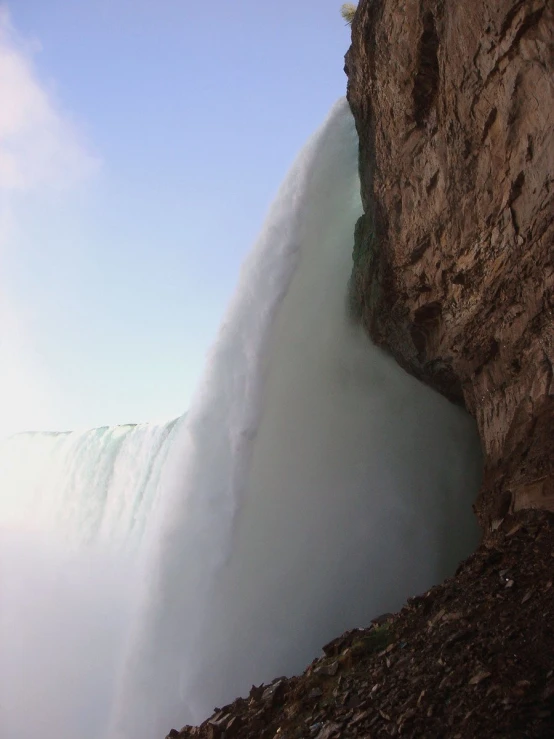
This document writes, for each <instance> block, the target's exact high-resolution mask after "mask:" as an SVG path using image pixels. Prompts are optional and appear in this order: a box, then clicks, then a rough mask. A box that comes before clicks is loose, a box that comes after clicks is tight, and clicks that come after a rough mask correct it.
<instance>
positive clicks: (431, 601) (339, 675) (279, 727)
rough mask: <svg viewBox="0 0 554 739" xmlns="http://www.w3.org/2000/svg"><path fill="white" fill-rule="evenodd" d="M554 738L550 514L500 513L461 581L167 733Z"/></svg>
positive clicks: (245, 738)
mask: <svg viewBox="0 0 554 739" xmlns="http://www.w3.org/2000/svg"><path fill="white" fill-rule="evenodd" d="M389 736H401V737H418V738H419V739H421V738H422V737H424V738H425V739H433V738H437V739H438V738H439V737H440V738H441V739H446V738H451V739H470V738H473V737H475V738H477V737H478V738H479V739H482V738H488V737H499V738H500V737H502V738H506V739H507V738H511V737H514V738H515V737H522V738H523V737H526V738H527V737H529V738H536V739H538V738H539V737H540V738H541V739H547V738H548V739H552V737H554V515H553V514H551V513H548V512H544V511H543V512H539V511H525V512H521V513H518V514H516V515H515V516H510V517H508V518H506V519H505V520H504V521H502V522H501V523H500V524H499V526H498V528H497V530H496V531H495V532H493V533H492V534H491V536H490V537H488V539H487V541H486V542H484V543H483V544H482V545H481V546H480V547H479V549H478V550H477V552H476V553H475V554H474V555H472V556H471V557H470V558H469V559H468V560H466V561H465V562H464V563H462V564H461V565H460V567H459V568H458V571H457V573H456V575H455V577H453V578H451V579H449V580H447V581H446V582H445V583H443V584H442V585H440V586H437V587H435V588H432V589H431V590H429V591H428V592H427V593H424V594H423V595H420V596H417V597H414V598H411V599H410V600H409V601H408V603H407V605H406V606H405V607H404V608H403V609H402V611H400V613H398V614H395V615H390V614H389V615H385V616H383V617H381V618H379V619H376V622H374V623H373V624H371V625H370V626H369V627H368V628H365V629H358V630H355V631H351V632H348V633H346V634H344V635H343V636H341V637H339V638H338V639H335V640H334V641H333V642H331V643H330V644H328V645H326V646H325V647H324V648H323V656H322V657H321V658H319V659H316V660H315V661H314V662H313V663H312V664H311V665H310V666H309V667H308V669H307V670H306V671H305V672H304V674H303V675H301V676H299V677H292V678H279V679H276V680H275V681H274V682H273V683H271V685H261V686H258V687H254V686H253V687H252V690H251V691H250V695H249V696H248V697H246V698H239V699H238V700H236V701H235V702H234V703H232V704H231V705H229V706H225V707H224V708H216V709H215V712H214V715H213V716H212V717H211V718H209V719H208V720H207V721H205V722H204V723H203V724H202V725H201V726H199V727H190V726H185V727H184V728H182V729H181V730H180V731H178V730H177V729H172V730H171V731H170V733H169V734H168V737H169V738H170V739H173V738H176V737H178V738H180V739H187V738H188V737H195V738H196V739H235V738H236V739H266V738H267V739H300V737H306V738H308V737H310V738H312V739H333V738H334V737H344V739H348V738H350V737H351V738H354V737H364V738H365V739H370V738H373V737H389Z"/></svg>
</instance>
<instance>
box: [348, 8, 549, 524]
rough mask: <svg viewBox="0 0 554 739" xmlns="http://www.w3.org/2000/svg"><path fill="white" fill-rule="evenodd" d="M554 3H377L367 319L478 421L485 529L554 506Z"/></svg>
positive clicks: (363, 67)
mask: <svg viewBox="0 0 554 739" xmlns="http://www.w3.org/2000/svg"><path fill="white" fill-rule="evenodd" d="M553 39H554V5H553V4H552V2H550V1H549V0H527V1H526V2H520V0H470V1H469V2H464V3H460V2H459V1H458V0H444V2H443V1H440V2H439V0H406V1H405V2H403V3H402V5H401V6H399V4H398V2H397V0H361V2H360V3H359V7H358V10H357V13H356V17H355V19H354V23H353V26H352V46H351V48H350V50H349V52H348V54H347V57H346V72H347V74H348V100H349V102H350V105H351V108H352V111H353V113H354V117H355V120H356V127H357V130H358V133H359V137H360V173H361V181H362V195H363V202H364V207H365V210H366V213H365V215H364V216H363V218H362V219H361V221H360V222H359V224H358V227H357V229H356V237H355V248H354V260H355V264H354V270H353V275H352V280H351V285H352V299H351V302H352V304H353V307H354V310H355V314H356V315H357V316H358V317H359V319H360V321H361V322H362V324H363V325H364V326H365V327H366V329H367V330H368V332H369V333H370V335H371V337H372V338H373V340H374V341H375V342H376V343H377V344H378V345H380V346H383V347H384V348H386V349H387V350H389V351H390V352H391V353H392V354H393V355H394V357H395V358H396V359H397V361H398V362H399V363H400V364H401V365H402V366H403V367H404V368H405V369H407V370H408V371H409V372H411V373H412V374H413V375H415V376H416V377H418V378H420V379H422V380H423V381H424V382H426V383H428V384H430V385H431V386H432V387H434V388H435V389H437V390H438V391H439V392H441V393H442V394H443V395H445V396H446V397H448V398H450V399H451V400H453V401H454V402H456V403H459V404H465V406H466V407H467V408H468V410H469V411H470V413H472V414H473V415H474V416H475V418H476V420H477V424H478V428H479V432H480V435H481V440H482V447H483V451H484V454H485V475H484V480H483V486H482V489H481V492H480V495H479V498H478V501H477V503H476V509H477V513H478V515H479V518H480V521H481V524H482V526H483V528H484V530H485V531H486V532H488V531H489V530H491V531H493V530H494V527H496V528H498V527H499V526H501V525H502V521H503V519H504V518H505V516H506V515H507V514H509V513H513V512H515V511H518V510H521V509H523V508H546V509H549V510H554V434H552V427H553V425H554V369H553V368H554V126H552V120H551V116H552V110H553V109H554V88H553V86H552V84H551V83H552V79H553V78H554V54H553V52H552V49H553Z"/></svg>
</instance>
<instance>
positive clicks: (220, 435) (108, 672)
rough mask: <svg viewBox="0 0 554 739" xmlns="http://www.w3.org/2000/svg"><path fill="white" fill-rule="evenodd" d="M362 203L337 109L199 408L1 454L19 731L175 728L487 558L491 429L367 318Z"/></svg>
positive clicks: (1, 707) (309, 148)
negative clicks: (485, 500) (483, 482)
mask: <svg viewBox="0 0 554 739" xmlns="http://www.w3.org/2000/svg"><path fill="white" fill-rule="evenodd" d="M360 213H361V203H360V196H359V180H358V174H357V139H356V134H355V130H354V125H353V121H352V118H351V115H350V113H349V111H348V108H347V105H346V103H345V101H339V103H337V104H336V105H335V106H334V108H333V109H332V111H331V113H330V115H329V117H328V119H327V121H326V122H325V123H324V125H323V126H322V128H321V129H320V130H319V131H318V132H317V133H316V134H315V135H314V136H313V137H312V138H311V139H310V141H309V142H308V144H307V145H306V147H305V148H304V150H303V151H302V153H301V154H300V156H299V157H298V159H297V161H296V163H295V164H294V166H293V168H292V169H291V171H290V173H289V175H288V176H287V178H286V180H285V182H284V184H283V186H282V187H281V190H280V192H279V194H278V197H277V199H276V201H275V203H274V205H273V206H272V209H271V211H270V213H269V216H268V219H267V221H266V224H265V227H264V229H263V232H262V234H261V236H260V238H259V240H258V243H257V244H256V246H255V248H254V249H253V251H252V253H251V254H250V256H249V258H248V259H247V261H246V264H245V266H244V268H243V271H242V274H241V278H240V281H239V286H238V289H237V292H236V295H235V298H234V300H233V301H232V303H231V306H230V308H229V310H228V313H227V315H226V317H225V319H224V321H223V324H222V327H221V330H220V333H219V336H218V338H217V341H216V342H215V345H214V347H213V350H212V351H211V354H210V356H209V357H208V361H207V366H206V369H205V372H204V376H203V379H202V382H201V383H200V387H199V388H198V390H197V393H196V395H195V398H194V401H193V403H192V406H191V408H190V409H189V412H188V414H187V416H186V417H183V418H181V419H179V420H178V421H177V422H173V423H172V424H169V425H167V426H160V427H148V426H144V427H136V428H131V427H117V428H116V429H100V430H97V431H94V432H87V433H86V434H81V435H78V434H77V435H73V434H68V435H48V436H44V435H39V436H32V435H23V436H20V437H14V438H13V439H12V440H10V442H9V444H11V445H12V447H11V448H12V452H6V448H7V447H5V446H4V447H3V449H0V485H1V487H0V495H1V499H2V502H1V503H0V525H1V526H2V530H3V531H4V532H5V533H6V536H5V537H4V538H3V541H2V548H1V549H0V556H2V561H1V563H0V564H1V566H2V573H1V574H2V579H3V581H5V582H6V583H7V592H8V598H7V603H8V606H5V605H4V601H3V602H2V605H0V617H1V618H2V622H1V624H0V627H1V629H2V630H1V632H0V634H1V636H0V639H1V642H0V649H1V650H2V651H1V653H0V657H1V659H2V662H1V666H0V678H1V679H2V683H1V684H0V688H1V689H2V691H5V690H8V691H11V692H9V698H10V700H9V701H8V700H6V701H4V700H3V696H4V695H5V693H4V692H2V696H1V697H0V701H1V704H0V711H1V712H2V713H1V714H0V718H1V720H2V721H3V722H4V723H3V724H2V726H3V727H4V726H7V727H8V729H7V731H5V732H4V733H5V736H6V739H31V738H33V739H34V737H35V736H37V735H39V730H40V735H41V736H43V737H45V739H70V737H71V738H72V737H73V736H79V738H80V739H101V738H102V739H104V737H106V736H109V737H110V739H115V738H116V737H117V738H118V739H155V738H156V737H159V739H162V737H163V736H165V735H166V733H167V731H168V730H169V728H171V726H176V727H177V728H180V726H181V725H183V724H184V723H186V722H190V721H197V720H200V719H202V718H204V717H205V716H206V715H207V714H209V712H210V711H211V709H212V708H213V707H214V705H216V704H218V705H219V704H222V703H225V702H227V701H229V700H232V699H233V698H234V697H236V696H237V695H238V694H241V693H245V691H247V690H248V689H249V688H250V685H251V684H252V683H259V682H260V681H267V680H270V679H272V678H273V677H275V676H277V675H279V674H285V673H289V674H290V673H292V672H295V671H298V670H301V669H302V668H303V667H304V666H305V665H306V664H307V663H308V662H309V661H310V660H311V659H312V658H313V657H314V656H315V655H316V654H317V653H318V650H319V648H320V647H321V645H322V644H323V643H324V642H325V641H326V640H328V639H329V638H331V637H333V636H336V635H337V634H338V633H340V632H341V631H342V630H344V629H347V628H350V627H353V626H357V625H362V624H367V622H368V621H369V619H370V618H371V617H373V616H375V615H376V614H378V613H380V612H382V611H386V610H394V609H397V608H399V607H400V606H401V605H402V603H403V601H404V600H405V598H406V597H407V596H408V595H410V594H413V593H415V592H418V591H421V590H423V589H425V588H427V587H428V586H430V585H431V584H433V583H435V582H438V581H439V580H441V579H442V578H443V577H444V576H445V575H447V574H450V573H451V572H452V570H453V569H454V567H455V566H456V564H457V562H458V561H459V560H460V559H461V558H462V557H463V556H465V555H466V554H467V553H468V552H470V551H471V549H472V547H473V546H474V544H475V541H476V527H475V524H474V521H473V516H472V513H471V505H470V502H471V499H472V497H473V496H474V494H475V492H476V489H477V486H478V482H479V478H480V454H479V448H478V442H477V437H476V433H475V428H474V424H473V422H472V421H471V419H470V418H469V417H468V416H467V414H465V413H464V412H462V411H461V410H460V409H457V408H455V407H453V406H452V405H451V404H449V403H448V402H447V401H445V400H444V399H443V398H441V397H439V396H438V395H437V394H435V393H434V392H433V391H431V390H430V389H429V388H426V387H424V386H422V385H421V384H420V383H418V382H417V381H415V380H414V379H413V378H411V377H409V376H407V375H406V374H405V373H404V372H403V371H402V370H401V369H399V368H398V367H397V366H396V365H395V363H394V362H393V361H392V360H391V359H390V358H388V357H387V356H385V355H384V354H383V353H382V352H381V351H379V350H377V349H376V348H375V347H373V346H372V345H371V344H370V342H369V341H368V339H367V337H366V336H365V335H364V334H363V332H362V330H361V329H360V328H359V327H358V326H356V325H355V324H353V323H352V322H351V320H350V319H349V316H348V311H347V284H348V277H349V273H350V271H351V258H352V257H351V255H352V246H353V244H352V241H353V226H354V223H355V222H356V219H357V217H358V216H359V214H360ZM2 468H3V469H4V472H2ZM21 491H22V492H21ZM25 512H26V513H25ZM60 532H61V534H60ZM3 587H5V586H4V584H3ZM5 634H10V637H9V638H6V637H5ZM12 635H13V638H12ZM4 733H3V734H2V736H4Z"/></svg>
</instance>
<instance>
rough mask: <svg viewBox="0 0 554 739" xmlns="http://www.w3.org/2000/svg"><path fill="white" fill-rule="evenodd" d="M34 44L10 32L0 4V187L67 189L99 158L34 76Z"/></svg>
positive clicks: (87, 174)
mask: <svg viewBox="0 0 554 739" xmlns="http://www.w3.org/2000/svg"><path fill="white" fill-rule="evenodd" d="M37 50H38V48H37V44H36V43H34V44H33V43H30V42H25V41H24V40H23V39H22V38H21V37H20V36H19V35H18V34H17V32H16V31H15V29H14V27H13V25H12V23H11V21H10V16H9V13H8V10H7V8H6V7H0V101H1V105H0V190H3V191H4V192H6V191H8V192H25V191H29V190H34V189H36V188H40V187H46V188H52V187H56V188H59V187H67V186H71V185H74V184H75V183H76V182H78V181H80V180H82V179H83V178H86V177H87V176H89V175H90V174H92V173H93V172H94V171H95V170H96V169H97V168H98V166H99V161H98V159H97V158H96V157H94V156H93V155H92V154H91V153H90V152H89V151H88V150H87V147H86V146H85V145H84V144H83V143H82V141H81V137H80V135H79V132H78V131H77V129H76V127H75V125H74V124H73V123H72V121H71V120H70V119H69V117H68V116H67V114H65V113H64V112H63V111H62V110H61V109H60V106H59V105H58V104H57V102H56V101H55V100H54V99H53V95H52V93H51V91H49V90H48V89H47V88H46V87H45V86H44V84H43V83H42V82H41V80H40V79H39V77H38V75H37V72H36V68H35V65H34V61H33V57H34V56H35V54H36V52H37Z"/></svg>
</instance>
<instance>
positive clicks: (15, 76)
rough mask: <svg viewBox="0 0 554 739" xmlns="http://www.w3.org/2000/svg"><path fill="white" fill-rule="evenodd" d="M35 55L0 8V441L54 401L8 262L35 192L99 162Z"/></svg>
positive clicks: (73, 178)
mask: <svg viewBox="0 0 554 739" xmlns="http://www.w3.org/2000/svg"><path fill="white" fill-rule="evenodd" d="M0 2H1V0H0ZM39 50H40V46H39V44H37V43H36V42H35V41H29V40H26V39H23V38H22V37H21V35H20V34H18V33H17V31H16V30H15V29H14V27H13V25H12V23H11V20H10V16H9V12H8V10H7V8H6V6H3V5H0V439H1V438H2V437H3V436H5V435H7V434H9V433H14V432H15V431H21V430H23V429H33V428H47V427H48V426H49V423H48V419H49V418H52V417H53V413H54V405H55V404H56V401H58V400H59V395H58V394H57V393H56V387H55V383H53V382H52V380H51V378H50V377H49V376H48V374H47V372H46V371H45V368H44V367H43V366H42V362H41V358H40V357H39V356H38V355H37V353H36V350H35V348H34V341H33V327H32V316H33V313H34V312H35V311H36V307H33V305H32V303H31V305H29V302H30V297H29V296H27V295H21V294H14V292H13V289H12V285H11V280H10V267H9V265H10V263H13V262H14V261H15V263H17V259H18V252H19V245H20V243H21V239H22V234H24V231H25V224H26V222H27V221H28V220H29V219H30V218H31V219H32V213H33V207H34V205H33V203H34V202H35V196H36V194H37V193H38V194H39V196H40V197H41V198H42V197H48V195H49V193H50V192H51V191H59V190H60V189H61V190H65V189H67V188H70V187H71V188H73V187H75V186H76V185H77V184H79V183H82V182H83V181H84V180H86V179H88V178H89V177H90V176H91V175H93V174H94V173H95V172H96V171H97V170H98V167H99V164H100V162H99V160H98V158H97V157H96V156H94V155H93V154H92V153H91V152H90V149H89V148H88V147H87V146H86V144H85V143H83V140H82V137H81V135H80V134H79V131H78V129H77V127H76V126H75V124H74V123H73V121H72V120H71V118H70V116H69V115H68V114H67V113H66V112H65V111H64V110H63V109H62V107H61V105H60V104H59V103H58V102H57V101H56V99H55V96H54V94H53V92H52V90H51V89H50V87H51V86H46V85H45V84H44V83H43V81H42V80H41V79H40V76H39V75H38V73H37V69H36V65H35V61H34V60H35V58H36V55H37V52H38V51H39ZM31 195H32V196H33V197H32V198H31V199H29V196H31ZM64 200H65V198H64ZM23 238H24V237H23ZM23 306H25V310H23V309H22V308H23Z"/></svg>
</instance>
